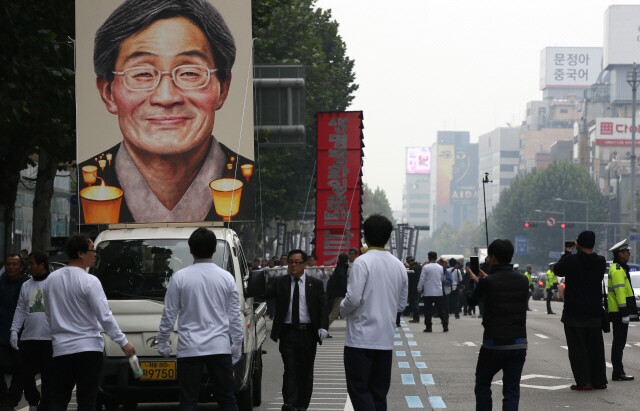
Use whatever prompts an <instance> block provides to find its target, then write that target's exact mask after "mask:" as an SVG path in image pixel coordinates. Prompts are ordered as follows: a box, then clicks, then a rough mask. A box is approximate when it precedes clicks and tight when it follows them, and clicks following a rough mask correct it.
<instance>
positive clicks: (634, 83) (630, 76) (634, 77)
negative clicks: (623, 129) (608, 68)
mask: <svg viewBox="0 0 640 411" xmlns="http://www.w3.org/2000/svg"><path fill="white" fill-rule="evenodd" d="M627 83H629V85H630V86H631V210H630V212H631V216H630V217H631V218H630V221H631V228H632V229H633V230H634V231H635V228H636V91H637V89H638V72H637V71H636V63H635V62H634V63H633V71H632V72H631V73H627ZM633 248H634V250H633V251H634V252H633V261H634V262H635V261H636V253H635V251H636V247H635V244H634V245H633Z"/></svg>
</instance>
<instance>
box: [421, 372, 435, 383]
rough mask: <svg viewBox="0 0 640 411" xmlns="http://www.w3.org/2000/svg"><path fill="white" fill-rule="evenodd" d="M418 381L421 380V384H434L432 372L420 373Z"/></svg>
mask: <svg viewBox="0 0 640 411" xmlns="http://www.w3.org/2000/svg"><path fill="white" fill-rule="evenodd" d="M420 381H422V385H434V384H435V381H433V375H432V374H420Z"/></svg>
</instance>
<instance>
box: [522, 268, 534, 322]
mask: <svg viewBox="0 0 640 411" xmlns="http://www.w3.org/2000/svg"><path fill="white" fill-rule="evenodd" d="M524 275H525V277H527V281H529V297H528V298H527V311H531V308H529V299H531V296H532V295H533V280H532V279H531V266H530V265H528V266H527V268H526V270H525V271H524Z"/></svg>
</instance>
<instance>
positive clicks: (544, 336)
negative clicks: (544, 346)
mask: <svg viewBox="0 0 640 411" xmlns="http://www.w3.org/2000/svg"><path fill="white" fill-rule="evenodd" d="M534 335H535V336H536V337H539V338H542V339H545V340H546V339H549V337H547V336H546V335H544V334H534Z"/></svg>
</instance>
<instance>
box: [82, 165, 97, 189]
mask: <svg viewBox="0 0 640 411" xmlns="http://www.w3.org/2000/svg"><path fill="white" fill-rule="evenodd" d="M97 178H98V167H96V166H84V167H82V179H83V180H84V183H85V184H88V185H91V184H93V183H95V182H96V179H97Z"/></svg>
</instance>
